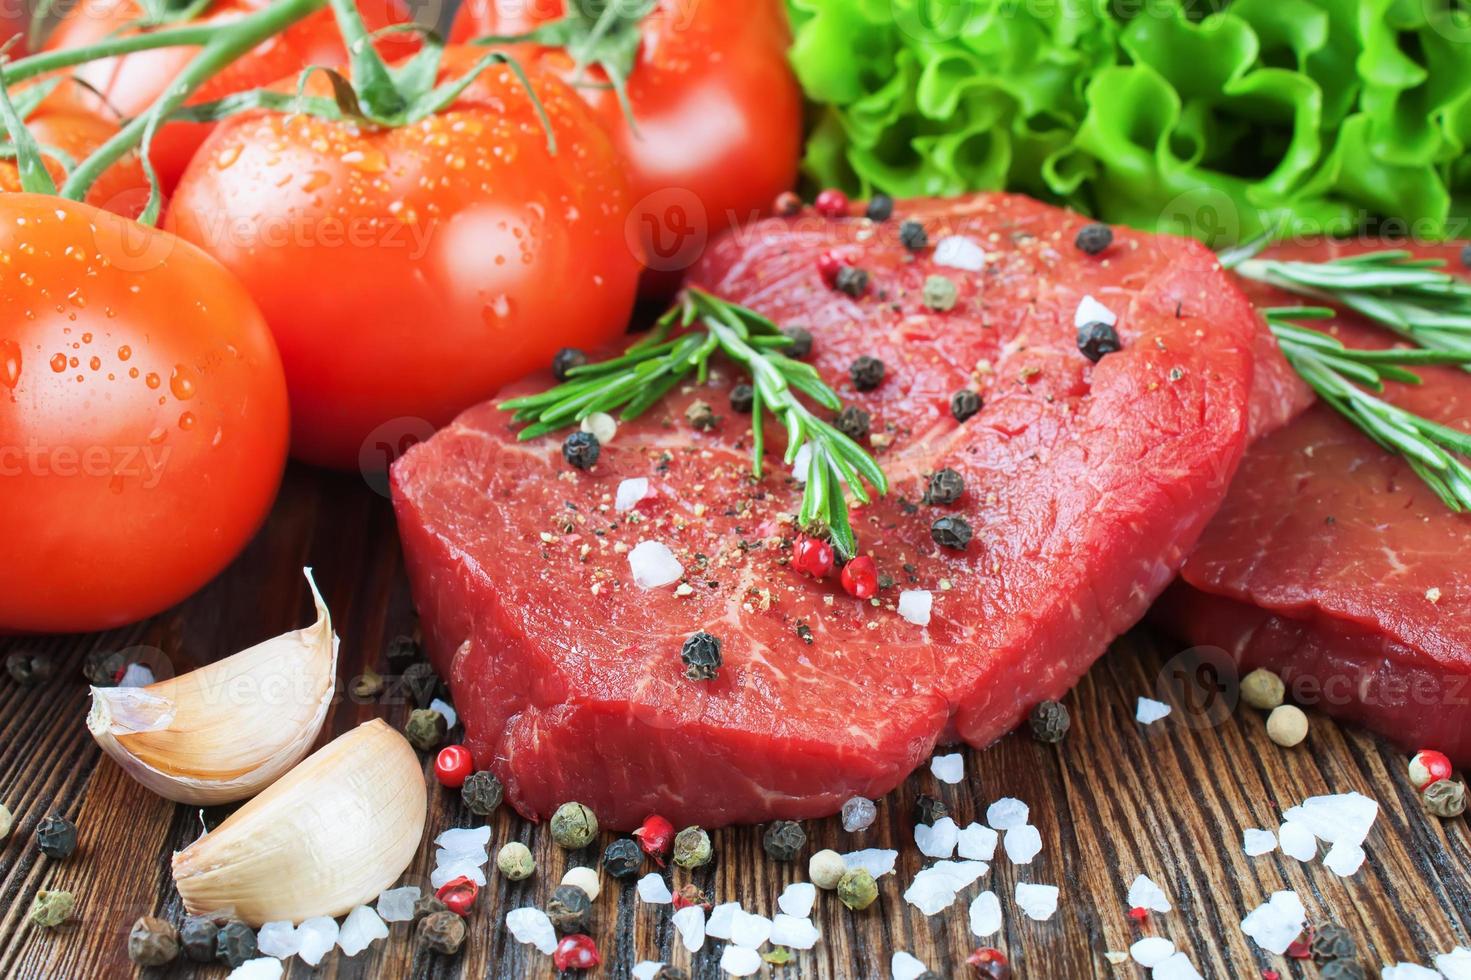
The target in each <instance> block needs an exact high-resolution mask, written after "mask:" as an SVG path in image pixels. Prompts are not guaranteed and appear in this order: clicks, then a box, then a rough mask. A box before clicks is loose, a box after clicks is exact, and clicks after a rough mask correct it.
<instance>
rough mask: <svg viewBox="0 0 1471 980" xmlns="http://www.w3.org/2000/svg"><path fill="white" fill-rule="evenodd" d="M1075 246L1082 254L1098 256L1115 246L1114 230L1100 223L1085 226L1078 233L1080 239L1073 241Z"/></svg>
mask: <svg viewBox="0 0 1471 980" xmlns="http://www.w3.org/2000/svg"><path fill="white" fill-rule="evenodd" d="M1073 244H1074V245H1076V246H1077V247H1078V251H1080V252H1084V253H1086V254H1088V255H1097V254H1099V253H1100V252H1102V251H1103V250H1104V249H1106V248H1108V247H1109V246H1110V245H1112V244H1113V229H1112V228H1110V227H1109V226H1108V225H1105V224H1098V223H1094V224H1091V225H1084V226H1083V228H1082V230H1081V231H1079V232H1078V237H1077V238H1075V239H1073Z"/></svg>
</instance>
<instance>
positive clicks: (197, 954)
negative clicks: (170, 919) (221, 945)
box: [179, 915, 220, 963]
mask: <svg viewBox="0 0 1471 980" xmlns="http://www.w3.org/2000/svg"><path fill="white" fill-rule="evenodd" d="M219 934H220V927H219V926H217V925H215V922H214V920H213V919H211V918H209V917H208V916H204V915H195V916H191V917H189V918H187V919H185V920H184V928H182V929H180V930H179V945H180V946H182V947H183V948H184V955H185V956H187V957H188V958H189V959H191V960H193V961H194V962H195V963H209V962H211V961H212V960H213V959H214V958H215V939H216V938H217V937H218V936H219Z"/></svg>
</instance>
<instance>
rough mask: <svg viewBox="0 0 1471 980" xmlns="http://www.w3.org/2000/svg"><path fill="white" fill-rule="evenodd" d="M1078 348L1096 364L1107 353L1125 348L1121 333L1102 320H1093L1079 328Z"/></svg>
mask: <svg viewBox="0 0 1471 980" xmlns="http://www.w3.org/2000/svg"><path fill="white" fill-rule="evenodd" d="M1078 350H1080V351H1082V352H1083V356H1084V357H1086V358H1088V360H1090V361H1092V362H1093V363H1094V364H1097V363H1098V362H1099V361H1101V360H1103V357H1104V355H1105V354H1114V353H1117V352H1118V351H1120V350H1123V345H1122V344H1120V343H1119V335H1118V333H1117V332H1116V331H1115V330H1114V328H1113V327H1112V326H1110V325H1109V324H1107V323H1104V322H1103V321H1102V320H1092V321H1090V322H1088V323H1085V324H1083V325H1082V326H1081V327H1079V328H1078Z"/></svg>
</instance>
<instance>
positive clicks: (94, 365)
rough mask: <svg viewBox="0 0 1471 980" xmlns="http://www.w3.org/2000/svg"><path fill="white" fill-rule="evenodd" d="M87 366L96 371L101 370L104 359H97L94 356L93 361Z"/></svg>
mask: <svg viewBox="0 0 1471 980" xmlns="http://www.w3.org/2000/svg"><path fill="white" fill-rule="evenodd" d="M87 366H88V367H90V368H91V369H92V370H94V371H98V370H101V369H102V358H100V357H97V356H96V355H95V354H94V355H93V356H92V359H91V360H89V361H88V362H87Z"/></svg>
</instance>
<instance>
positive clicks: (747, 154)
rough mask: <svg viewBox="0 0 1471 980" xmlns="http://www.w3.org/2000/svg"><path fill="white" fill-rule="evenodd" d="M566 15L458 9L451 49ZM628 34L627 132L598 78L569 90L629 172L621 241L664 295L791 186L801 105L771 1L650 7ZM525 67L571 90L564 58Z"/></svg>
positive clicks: (555, 4)
mask: <svg viewBox="0 0 1471 980" xmlns="http://www.w3.org/2000/svg"><path fill="white" fill-rule="evenodd" d="M574 2H579V0H574ZM567 6H568V4H567V2H566V0H531V2H525V3H522V2H518V3H507V2H506V0H466V2H465V3H464V4H463V5H462V6H461V7H460V10H459V13H458V14H457V15H456V17H455V21H454V26H453V28H452V29H451V38H452V39H453V40H456V41H468V40H470V39H473V38H477V37H484V36H488V35H498V36H506V35H518V34H524V33H525V32H526V31H528V30H531V29H532V28H535V27H537V26H538V25H541V24H545V23H547V22H548V21H552V20H555V19H557V18H559V17H561V16H563V14H564V12H565V11H566V9H567ZM636 30H637V31H638V34H639V41H640V43H639V46H638V53H637V56H636V58H635V60H634V63H633V67H632V71H631V72H630V74H629V76H628V79H627V89H628V100H629V103H630V106H631V108H632V116H633V121H634V125H633V126H632V127H631V126H630V125H629V122H628V119H627V118H626V117H625V114H624V110H623V107H622V106H621V105H620V104H619V101H618V98H617V94H616V92H615V91H614V90H613V89H612V88H611V87H609V86H608V84H607V81H608V79H607V76H606V74H605V73H604V72H603V71H602V69H601V68H598V67H589V68H587V69H586V77H585V78H584V79H582V80H581V81H582V82H583V84H581V85H579V86H578V88H577V91H578V93H579V94H580V95H582V97H583V98H584V99H586V100H587V101H588V102H589V104H591V105H592V106H593V108H594V110H595V111H596V112H597V114H598V118H599V119H601V120H602V121H603V124H604V126H606V127H607V129H608V131H609V132H610V133H611V134H612V135H613V140H614V142H615V143H616V144H617V146H618V149H619V152H621V153H622V154H623V156H624V158H625V159H626V160H627V161H628V164H629V182H630V184H631V186H632V189H633V196H634V201H635V202H636V203H635V205H634V211H633V213H632V214H631V215H630V217H629V233H630V235H631V237H633V238H634V239H635V240H637V241H641V242H642V247H643V250H644V253H645V255H646V261H647V263H648V267H649V272H648V274H647V275H646V276H645V287H646V290H647V291H649V292H666V291H669V290H670V289H672V287H673V286H674V285H675V284H676V283H677V281H678V278H679V276H680V275H682V274H683V272H684V270H686V269H687V268H688V267H689V266H691V265H693V264H694V261H695V260H696V259H698V258H699V256H700V252H701V251H702V250H703V248H704V246H705V243H706V242H707V241H708V240H709V238H710V237H711V236H713V235H714V234H715V233H717V232H719V231H721V230H723V229H725V228H727V227H729V226H731V225H733V224H736V223H738V222H745V221H750V220H751V219H753V218H755V217H758V216H760V215H761V214H763V213H765V212H766V211H767V210H769V209H770V207H771V203H772V201H773V200H774V199H775V198H776V195H777V194H778V193H780V192H781V191H784V190H787V189H788V188H790V187H791V186H792V184H793V182H794V181H795V180H796V176H797V159H798V156H799V155H800V153H801V140H802V94H801V89H800V88H799V87H798V85H797V82H796V79H795V78H794V77H793V75H792V70H791V67H790V66H789V65H788V64H787V47H788V45H789V43H790V37H789V32H788V28H787V23H786V14H785V9H784V6H783V4H782V3H781V2H780V0H746V2H743V3H729V2H727V3H719V2H701V3H694V4H692V3H689V2H687V0H657V2H656V3H655V4H654V9H653V10H652V12H651V13H649V14H648V16H646V17H645V18H644V19H643V20H642V21H641V22H639V23H638V24H637V27H636ZM518 56H522V57H524V56H525V53H524V49H522V50H521V51H518ZM530 60H532V61H534V63H536V64H538V65H540V66H542V67H543V68H547V69H549V70H552V71H555V72H557V73H559V74H561V75H562V76H563V77H564V78H566V79H569V80H570V79H571V78H572V77H573V76H574V75H575V74H576V73H577V66H576V63H575V61H574V59H573V57H572V56H571V55H570V54H568V53H567V51H565V50H564V49H562V48H552V47H537V48H535V49H533V50H532V52H531V59H530Z"/></svg>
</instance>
